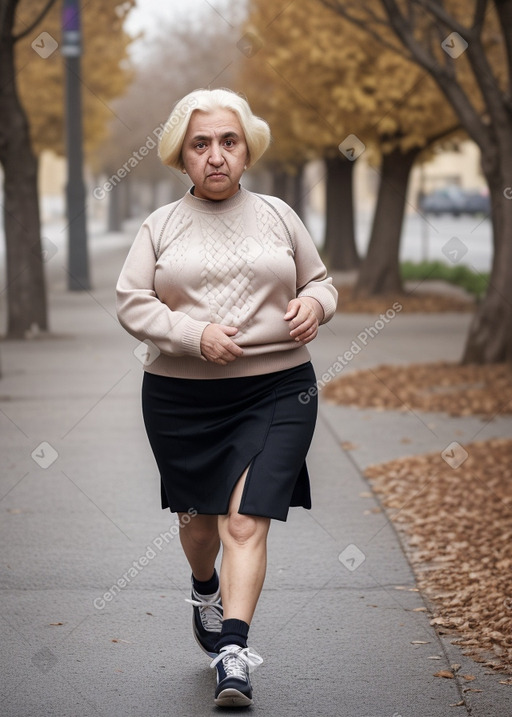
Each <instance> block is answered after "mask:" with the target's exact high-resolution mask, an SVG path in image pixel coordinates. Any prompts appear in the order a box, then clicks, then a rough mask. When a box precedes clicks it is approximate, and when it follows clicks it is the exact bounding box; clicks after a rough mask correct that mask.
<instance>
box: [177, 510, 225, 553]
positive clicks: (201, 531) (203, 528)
mask: <svg viewBox="0 0 512 717" xmlns="http://www.w3.org/2000/svg"><path fill="white" fill-rule="evenodd" d="M180 534H181V536H182V538H183V537H186V539H187V540H189V541H193V542H194V543H195V544H196V545H197V546H198V547H204V548H208V547H210V546H211V545H212V544H213V543H216V542H218V540H219V531H218V526H217V520H216V516H214V515H196V516H195V517H194V518H193V519H192V520H191V521H190V522H189V523H183V521H181V520H180Z"/></svg>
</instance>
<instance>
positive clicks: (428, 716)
mask: <svg viewBox="0 0 512 717" xmlns="http://www.w3.org/2000/svg"><path fill="white" fill-rule="evenodd" d="M129 243H130V238H129V237H128V236H127V237H126V240H124V241H117V242H116V241H112V242H110V244H109V245H108V249H104V250H103V251H101V253H95V255H94V256H95V261H94V263H93V267H94V271H93V281H94V287H95V288H94V290H93V291H91V292H90V293H80V294H70V293H67V292H66V291H65V288H64V286H65V282H64V270H63V259H62V257H61V255H60V254H57V255H56V256H55V257H54V258H53V259H52V261H51V262H50V264H49V266H48V271H49V275H50V277H51V281H52V292H51V324H52V332H53V336H52V338H45V339H41V340H34V341H32V342H30V343H20V342H8V343H3V344H2V345H1V348H0V350H1V355H2V365H3V378H2V379H0V445H1V451H2V476H1V486H0V512H1V515H2V520H1V523H0V535H1V538H2V542H3V546H4V548H3V550H2V556H1V561H0V566H1V588H2V593H1V594H2V600H3V609H2V626H3V629H2V647H1V648H0V649H1V664H2V668H1V670H2V677H3V679H2V684H1V688H0V693H1V698H0V699H1V701H0V714H1V715H3V716H4V717H36V715H37V717H41V715H43V716H54V715H55V716H56V717H76V716H79V717H97V716H100V717H118V716H119V717H143V716H144V717H147V716H149V717H168V716H174V715H176V716H177V715H180V717H198V716H201V715H211V714H215V713H218V711H217V710H216V708H215V707H214V705H213V691H214V684H215V675H214V671H213V670H210V669H209V667H208V659H207V658H206V657H204V655H203V654H202V653H201V652H200V651H199V649H198V648H197V646H196V644H195V642H194V640H193V638H192V634H191V626H190V623H191V615H190V606H189V605H188V604H187V603H185V601H184V598H186V597H188V595H189V584H190V575H189V569H188V566H187V564H186V561H185V559H184V557H183V555H182V551H181V548H180V546H179V541H178V540H177V539H176V532H177V528H176V521H175V518H174V516H172V515H171V514H170V513H168V512H163V511H161V510H160V508H159V481H158V476H157V472H156V467H155V464H154V460H153V457H152V454H151V452H150V449H149V446H148V443H147V439H146V436H145V434H144V430H143V425H142V418H141V412H140V399H139V393H140V382H141V374H142V365H141V363H140V361H139V360H138V359H137V356H136V355H135V354H134V349H136V347H137V344H138V342H137V341H135V340H134V339H132V338H131V337H130V336H128V335H127V334H126V333H125V332H124V331H123V329H122V328H121V327H120V326H119V324H118V323H117V320H116V318H115V312H114V291H113V289H114V284H115V281H116V278H117V275H118V273H119V270H120V267H121V265H122V262H123V260H124V256H125V255H126V252H127V249H128V246H129ZM376 319H377V317H374V316H362V315H360V316H344V315H338V316H336V318H335V319H334V320H333V321H332V322H331V323H330V324H329V325H327V326H325V327H323V328H322V330H321V334H320V336H319V338H318V339H317V340H316V342H315V343H314V345H313V346H312V355H313V360H314V363H315V367H316V369H317V374H318V375H319V376H321V375H322V373H323V372H324V371H326V370H327V369H328V368H329V367H330V366H332V365H333V362H334V361H335V360H336V357H337V356H338V355H339V354H340V353H343V352H344V351H345V350H347V349H349V348H350V346H351V344H352V342H353V341H354V339H356V338H357V337H358V335H359V334H361V333H364V332H365V331H366V330H367V328H368V327H369V326H372V325H374V323H375V321H376ZM467 323H468V317H466V316H461V315H455V314H454V315H449V314H444V315H439V316H432V315H429V316H418V315H416V316H412V315H401V314H397V316H396V317H395V318H393V319H392V320H391V321H390V322H389V323H388V324H386V326H385V328H383V329H382V330H381V331H379V333H378V335H377V336H375V338H373V339H371V340H369V341H368V342H367V345H366V346H364V350H361V351H360V352H359V353H358V354H357V356H355V358H354V360H353V361H352V362H351V363H350V365H349V366H347V367H346V369H344V370H347V371H349V370H353V369H354V368H361V367H364V366H372V365H376V364H378V363H391V362H393V363H397V362H403V363H408V362H411V361H427V360H438V359H457V358H458V357H459V354H460V352H461V348H462V344H463V340H464V336H465V333H466V329H467ZM511 427H512V422H511V419H510V418H500V417H498V418H496V419H495V420H494V421H493V422H492V423H483V422H482V421H479V420H478V419H474V418H466V419H453V418H447V417H445V416H439V415H429V416H425V415H417V414H413V413H398V412H396V413H395V412H390V413H379V412H376V411H371V410H365V411H359V410H356V409H351V408H341V407H336V406H332V405H327V404H325V403H323V402H321V410H320V416H319V421H318V426H317V431H316V435H315V439H314V443H313V447H312V450H311V454H310V460H309V465H310V473H311V476H312V483H313V501H314V507H313V510H312V511H304V510H300V509H293V510H292V511H291V512H290V517H289V520H288V522H287V523H279V522H274V523H273V526H272V529H271V533H270V539H269V565H268V572H267V579H266V583H265V587H264V590H263V593H262V597H261V601H260V603H259V606H258V610H257V613H256V616H255V619H254V622H253V626H252V628H251V644H252V645H253V646H254V647H255V648H256V649H257V650H258V651H259V652H260V653H261V654H262V656H263V657H264V659H265V663H264V664H263V665H262V667H261V668H259V669H258V671H257V672H255V674H254V680H253V681H254V694H255V706H254V708H252V710H249V711H250V712H252V713H255V714H256V713H259V714H262V715H263V714H265V715H279V717H287V716H288V715H289V716H292V715H293V717H309V716H310V715H319V716H321V717H399V716H402V717H448V716H449V715H472V716H473V717H504V716H505V715H509V714H512V689H511V688H510V687H506V686H503V685H500V684H499V680H500V679H503V677H502V676H501V677H500V676H498V675H492V674H491V675H489V674H486V671H485V670H484V669H483V668H482V667H481V666H480V665H478V664H476V663H474V662H472V661H470V660H469V659H468V658H465V657H464V656H463V655H462V653H461V652H460V650H458V649H457V648H455V647H454V646H452V645H451V644H450V641H449V640H446V639H440V638H439V637H438V636H437V635H436V633H435V631H434V629H433V628H432V627H431V626H430V624H429V615H428V611H427V610H426V609H425V608H428V606H426V605H425V603H424V601H423V598H422V595H421V594H420V593H419V592H418V591H417V589H416V587H415V581H414V577H413V575H412V572H411V569H410V567H409V565H408V562H407V560H406V558H405V556H404V553H403V550H402V547H401V544H400V541H399V539H398V538H397V535H396V534H395V531H394V529H393V527H392V526H391V525H390V524H389V522H388V521H387V520H386V518H385V516H384V515H383V514H382V513H379V512H377V510H376V509H377V508H378V504H377V502H376V500H375V499H374V498H373V497H372V495H371V492H370V491H369V487H368V484H367V483H366V481H365V480H364V478H363V477H362V470H364V468H365V466H367V465H369V464H371V463H377V462H381V461H384V460H389V459H392V458H396V457H399V456H401V455H404V454H406V453H407V454H415V453H419V452H426V451H442V450H443V449H444V448H445V447H446V446H447V445H448V444H449V443H450V442H451V441H452V440H457V441H459V442H460V443H466V442H470V441H471V440H473V439H474V438H475V437H477V438H478V440H483V439H485V438H489V437H491V436H506V435H508V436H510V435H511ZM403 438H407V439H408V441H409V442H408V443H404V442H403V440H402V439H403ZM341 442H344V443H345V442H346V445H350V449H347V450H343V448H342V446H341ZM119 585H121V586H122V587H119ZM113 586H115V587H113ZM452 663H458V664H461V665H462V669H461V670H460V672H459V674H468V673H471V674H473V675H475V676H476V678H477V679H476V680H475V681H473V682H470V683H468V682H465V681H464V680H462V679H461V680H459V679H454V680H448V679H441V678H436V677H434V676H433V673H435V672H437V671H438V670H440V669H449V666H450V664H452ZM468 687H470V688H472V689H479V690H482V691H481V692H465V691H464V690H466V689H467V688H468ZM459 703H462V704H461V706H457V707H455V706H452V705H456V704H459ZM242 712H243V711H242V710H234V711H232V712H231V713H232V714H238V713H242ZM245 714H247V711H245Z"/></svg>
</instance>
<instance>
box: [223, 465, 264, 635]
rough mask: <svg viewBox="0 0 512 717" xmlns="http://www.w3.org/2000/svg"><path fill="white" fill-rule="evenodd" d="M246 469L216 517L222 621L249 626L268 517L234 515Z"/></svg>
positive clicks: (260, 582) (261, 575) (261, 568)
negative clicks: (226, 508)
mask: <svg viewBox="0 0 512 717" xmlns="http://www.w3.org/2000/svg"><path fill="white" fill-rule="evenodd" d="M246 475H247V470H245V471H244V473H243V475H242V476H241V478H240V480H239V481H238V482H237V484H236V486H235V488H234V490H233V493H232V495H231V500H230V503H229V512H228V514H227V515H219V516H218V530H219V535H220V539H221V542H222V565H221V570H220V589H221V594H222V604H223V606H224V619H229V618H235V619H238V620H243V621H244V622H246V623H247V624H250V623H251V620H252V617H253V615H254V611H255V609H256V604H257V602H258V599H259V596H260V593H261V589H262V587H263V581H264V579H265V572H266V568H267V534H268V530H269V527H270V518H261V517H259V516H252V515H242V514H240V513H239V512H238V509H239V507H240V500H241V497H242V492H243V489H244V484H245V478H246Z"/></svg>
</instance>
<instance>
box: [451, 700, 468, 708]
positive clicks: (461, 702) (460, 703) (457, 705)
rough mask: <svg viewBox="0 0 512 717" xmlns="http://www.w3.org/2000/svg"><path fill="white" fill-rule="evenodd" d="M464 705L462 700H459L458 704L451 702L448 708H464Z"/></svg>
mask: <svg viewBox="0 0 512 717" xmlns="http://www.w3.org/2000/svg"><path fill="white" fill-rule="evenodd" d="M464 704H465V702H464V700H461V701H460V702H452V703H451V704H450V707H464Z"/></svg>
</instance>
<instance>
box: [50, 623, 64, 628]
mask: <svg viewBox="0 0 512 717" xmlns="http://www.w3.org/2000/svg"><path fill="white" fill-rule="evenodd" d="M50 625H52V626H53V627H57V626H58V625H64V623H63V622H51V623H50Z"/></svg>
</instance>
